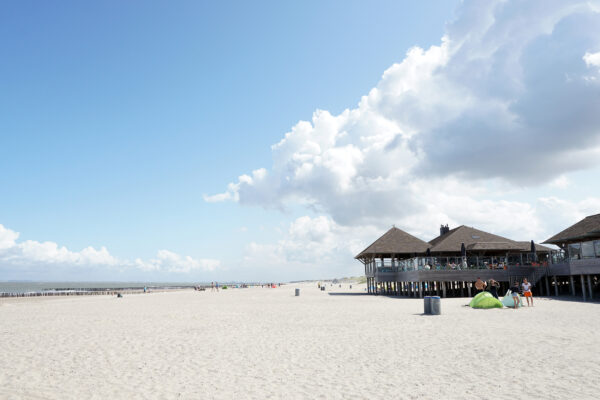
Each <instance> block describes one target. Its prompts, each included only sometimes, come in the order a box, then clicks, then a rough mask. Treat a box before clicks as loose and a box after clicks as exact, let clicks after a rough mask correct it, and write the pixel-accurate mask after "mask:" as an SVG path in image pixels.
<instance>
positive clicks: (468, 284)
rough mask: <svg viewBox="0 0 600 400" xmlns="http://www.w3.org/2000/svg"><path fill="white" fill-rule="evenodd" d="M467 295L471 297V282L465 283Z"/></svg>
mask: <svg viewBox="0 0 600 400" xmlns="http://www.w3.org/2000/svg"><path fill="white" fill-rule="evenodd" d="M467 293H469V297H471V282H467Z"/></svg>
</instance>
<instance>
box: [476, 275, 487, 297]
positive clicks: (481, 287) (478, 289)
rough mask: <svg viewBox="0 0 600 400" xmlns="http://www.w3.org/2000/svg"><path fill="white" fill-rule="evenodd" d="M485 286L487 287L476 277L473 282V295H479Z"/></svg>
mask: <svg viewBox="0 0 600 400" xmlns="http://www.w3.org/2000/svg"><path fill="white" fill-rule="evenodd" d="M486 286H487V285H486V284H485V282H484V281H482V280H481V278H480V277H477V280H476V281H475V289H477V290H476V293H475V295H478V294H479V293H481V292H483V291H484V290H485V287H486Z"/></svg>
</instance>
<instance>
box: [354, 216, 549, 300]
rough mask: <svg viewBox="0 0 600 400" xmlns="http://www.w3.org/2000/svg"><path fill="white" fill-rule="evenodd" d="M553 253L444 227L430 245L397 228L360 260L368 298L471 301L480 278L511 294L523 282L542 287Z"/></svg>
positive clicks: (530, 244)
mask: <svg viewBox="0 0 600 400" xmlns="http://www.w3.org/2000/svg"><path fill="white" fill-rule="evenodd" d="M552 251H553V250H552V249H551V248H549V247H546V246H541V245H539V244H538V245H536V244H533V242H525V241H514V240H511V239H508V238H505V237H502V236H498V235H494V234H491V233H488V232H484V231H481V230H479V229H475V228H472V227H467V226H464V225H461V226H459V227H457V228H454V229H449V227H448V226H447V225H446V226H443V225H442V226H441V228H440V235H439V236H438V237H436V238H434V239H432V240H431V241H429V242H425V241H423V240H421V239H419V238H417V237H415V236H413V235H410V234H409V233H407V232H404V231H402V230H400V229H398V228H396V227H393V228H392V229H390V230H388V231H387V232H386V233H385V234H384V235H383V236H381V237H380V238H379V239H377V240H376V241H375V242H373V244H371V245H370V246H369V247H367V248H366V249H365V250H363V251H362V252H360V253H359V254H358V255H357V256H356V257H355V258H356V259H358V260H359V261H361V262H362V263H363V264H364V266H365V275H366V277H367V288H368V292H369V293H373V294H380V293H384V294H394V295H404V296H411V297H423V296H424V295H430V294H436V295H441V296H444V297H445V296H464V295H465V294H468V295H469V296H470V295H471V291H472V283H473V282H474V281H475V280H477V278H481V279H484V280H487V279H494V280H496V281H498V282H500V283H501V284H502V286H503V287H506V288H507V287H508V285H509V282H512V281H513V280H521V279H523V278H528V279H529V280H530V281H531V282H533V283H534V284H535V283H538V282H539V281H540V280H541V279H542V278H543V277H544V276H546V268H539V267H538V266H540V265H546V263H547V262H548V260H549V259H550V258H551V254H552ZM501 290H503V288H501ZM540 290H541V289H540ZM549 290H550V289H549V287H548V281H547V280H546V292H548V291H549Z"/></svg>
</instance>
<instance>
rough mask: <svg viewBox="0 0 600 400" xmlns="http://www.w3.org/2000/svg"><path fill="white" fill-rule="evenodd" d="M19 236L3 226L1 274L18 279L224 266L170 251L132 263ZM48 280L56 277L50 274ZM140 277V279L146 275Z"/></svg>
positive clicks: (91, 250)
mask: <svg viewBox="0 0 600 400" xmlns="http://www.w3.org/2000/svg"><path fill="white" fill-rule="evenodd" d="M19 236H20V235H19V233H18V232H15V231H13V230H11V229H9V228H6V227H5V226H3V225H2V224H0V272H2V271H3V270H4V271H5V272H8V271H10V273H11V276H13V277H14V278H22V275H20V272H27V273H32V272H33V276H46V274H48V273H50V272H51V271H52V270H61V271H77V272H85V271H93V272H94V273H99V274H100V276H102V277H104V278H105V279H107V278H108V279H110V278H114V277H116V276H119V274H121V273H123V272H124V271H125V272H128V273H134V275H135V271H138V272H148V271H152V272H156V273H166V274H169V273H178V274H189V273H191V272H196V271H214V270H216V269H217V268H219V267H220V265H221V263H220V261H219V260H214V259H195V258H192V257H190V256H181V255H179V254H177V253H173V252H171V251H168V250H159V251H158V252H157V255H156V257H155V258H152V259H150V260H142V259H140V258H137V259H135V260H134V261H131V260H127V259H120V258H117V257H115V256H113V255H111V254H110V252H109V251H108V249H107V248H106V247H104V246H102V247H100V248H98V249H97V248H94V247H91V246H89V247H86V248H84V249H82V250H80V251H73V250H69V249H68V248H67V247H65V246H59V245H58V244H57V243H55V242H51V241H46V242H38V241H35V240H24V241H19V240H18V239H19ZM111 274H113V275H111ZM28 276H29V275H28ZM48 276H54V275H53V274H51V273H50V274H48ZM136 276H137V277H138V278H139V277H141V276H142V275H139V274H138V275H136Z"/></svg>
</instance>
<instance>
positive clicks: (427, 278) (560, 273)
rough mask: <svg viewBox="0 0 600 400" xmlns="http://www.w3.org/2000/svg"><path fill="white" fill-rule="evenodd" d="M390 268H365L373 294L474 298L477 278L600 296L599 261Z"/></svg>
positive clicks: (503, 286) (541, 291)
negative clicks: (530, 264) (395, 269)
mask: <svg viewBox="0 0 600 400" xmlns="http://www.w3.org/2000/svg"><path fill="white" fill-rule="evenodd" d="M390 269H391V268H385V271H382V270H381V269H367V268H366V269H365V271H366V272H367V274H366V277H367V287H368V291H369V293H372V294H391V295H399V296H408V297H423V296H424V295H442V296H444V297H446V296H447V295H449V296H466V295H467V296H471V295H472V294H473V293H474V292H475V290H474V287H473V283H474V282H475V281H476V280H477V278H481V279H482V280H484V281H489V280H490V279H494V280H496V281H498V282H499V283H500V290H499V293H500V292H504V291H506V290H507V289H508V287H509V286H510V284H511V283H514V282H515V281H518V282H521V281H522V280H523V279H524V278H527V280H528V281H529V282H531V283H532V284H533V285H534V286H533V292H534V295H545V296H561V295H571V296H577V294H578V293H579V294H580V295H581V296H582V298H583V300H584V301H586V300H587V299H593V298H595V297H596V298H597V297H599V296H600V293H599V292H600V259H598V258H594V259H583V260H570V261H566V262H563V263H560V264H552V265H550V266H548V267H542V266H536V267H532V266H516V265H510V266H508V267H507V269H463V270H414V271H401V270H400V271H389V270H390Z"/></svg>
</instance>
